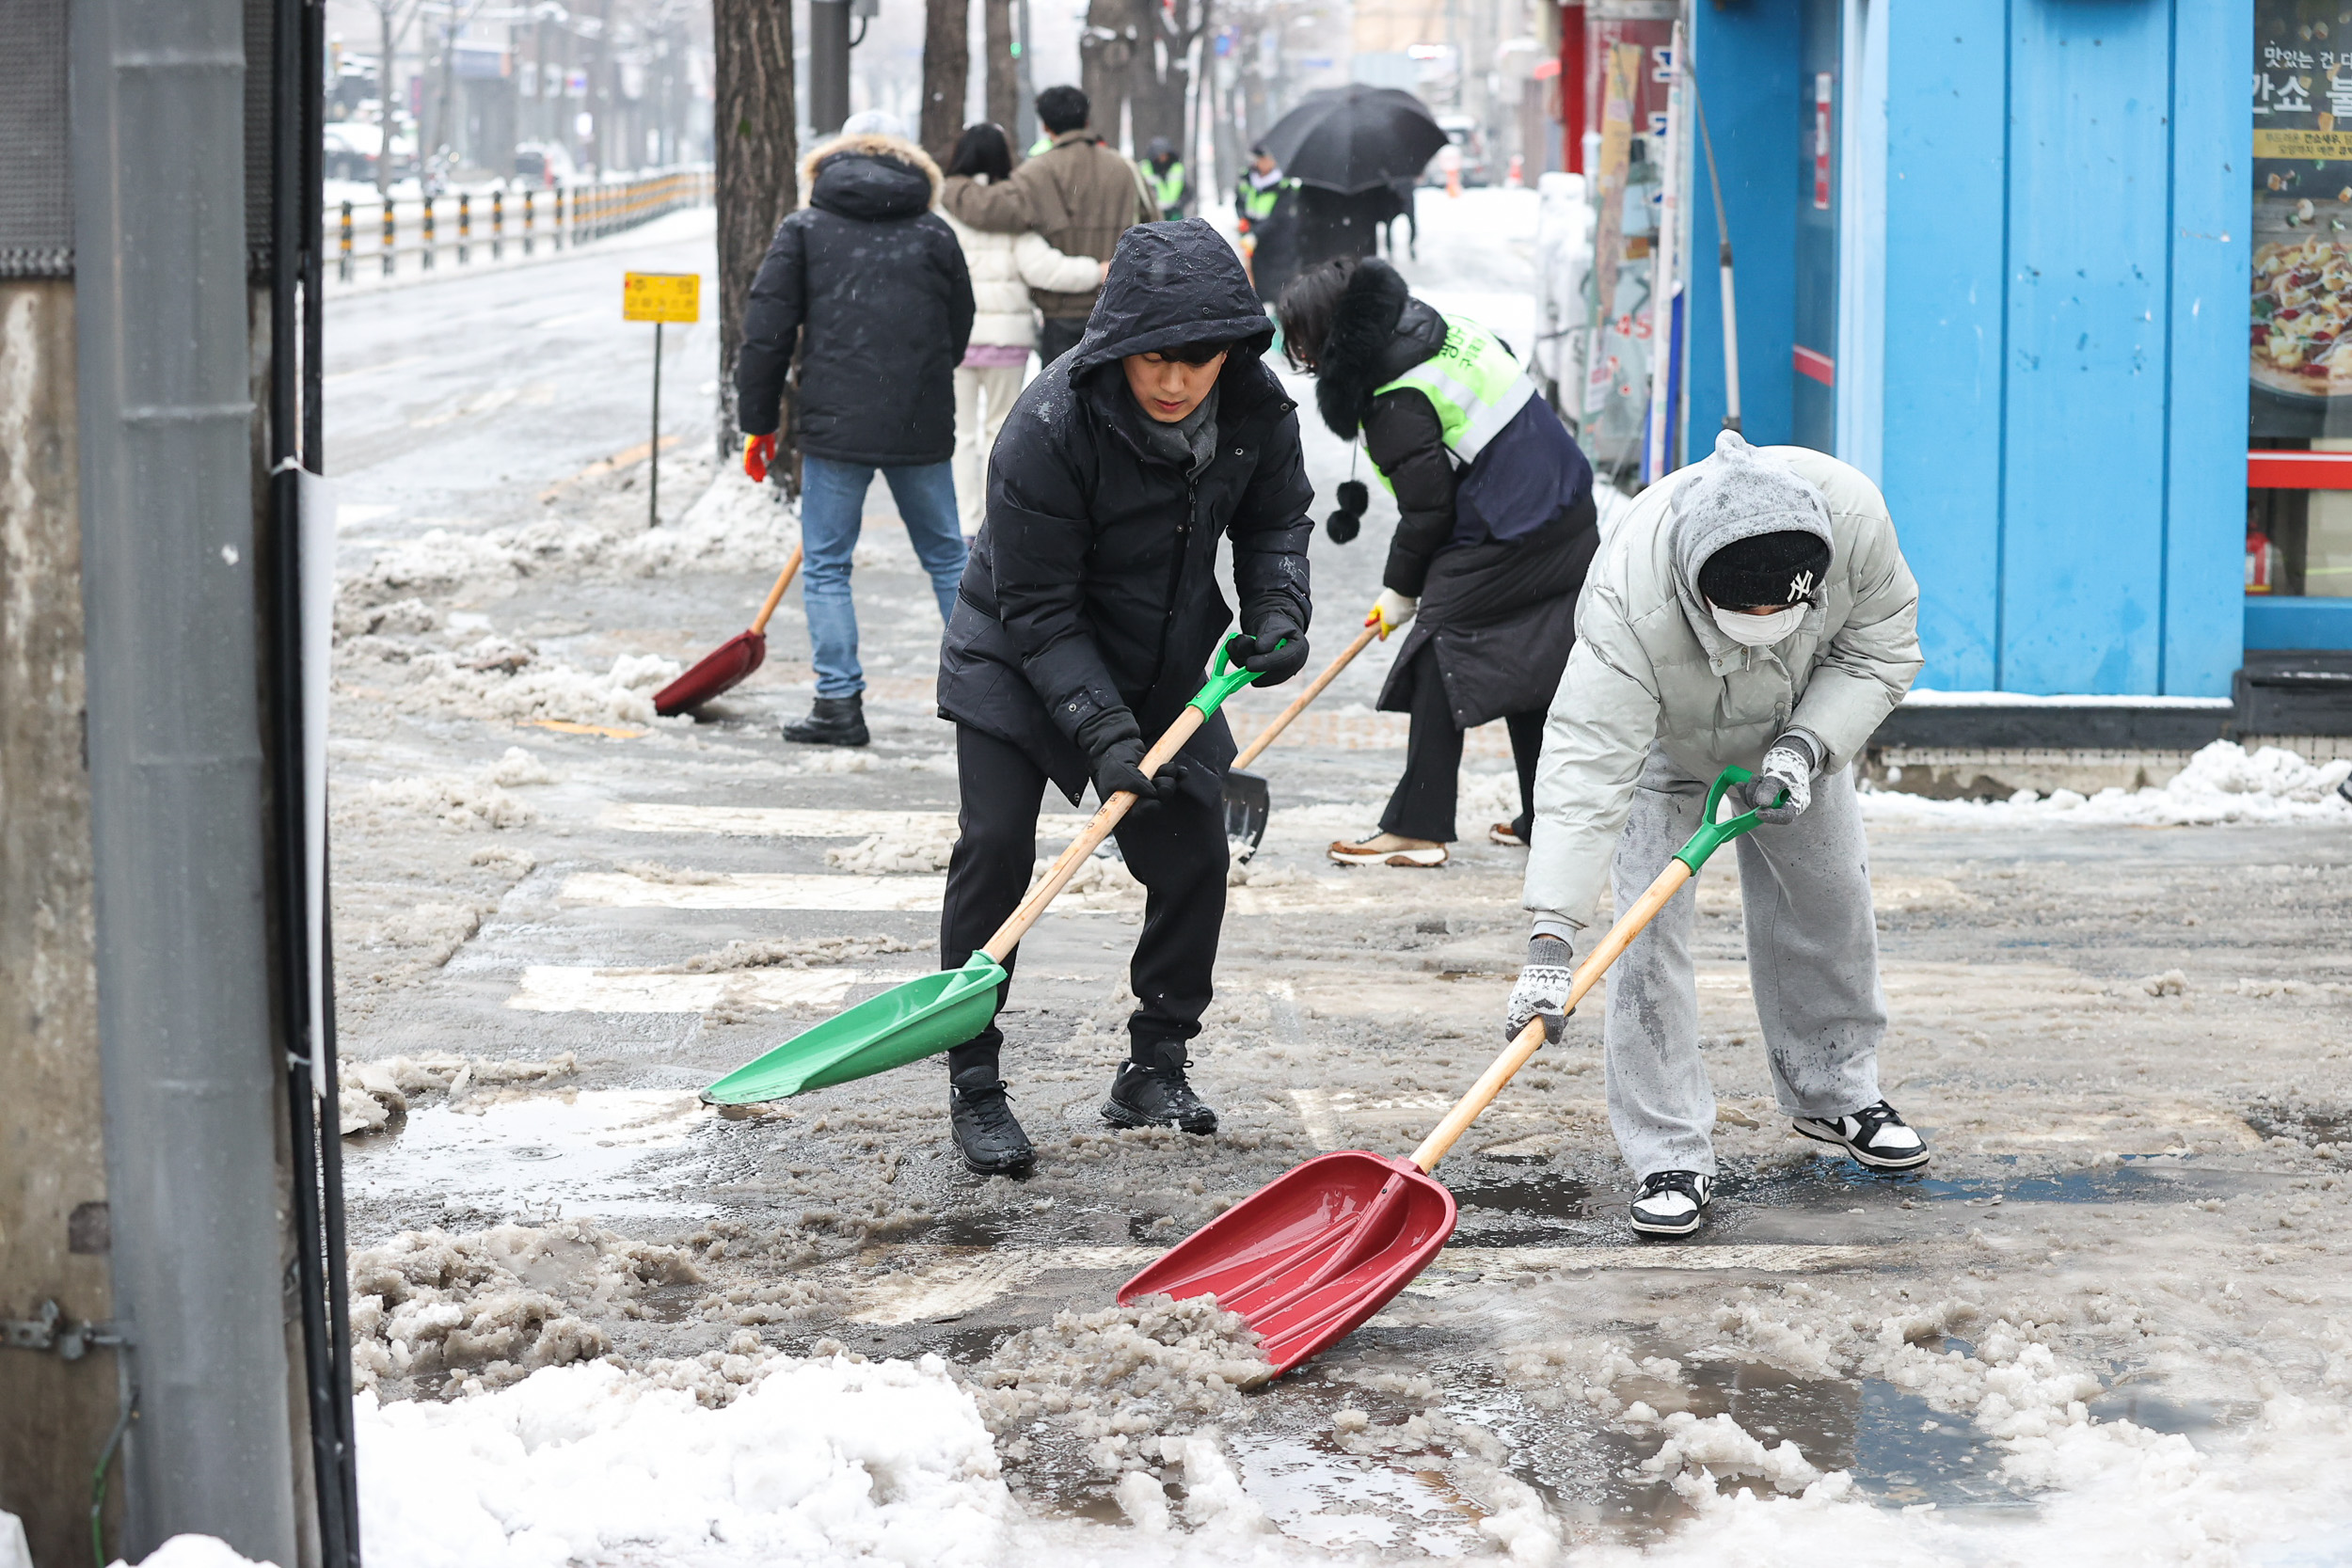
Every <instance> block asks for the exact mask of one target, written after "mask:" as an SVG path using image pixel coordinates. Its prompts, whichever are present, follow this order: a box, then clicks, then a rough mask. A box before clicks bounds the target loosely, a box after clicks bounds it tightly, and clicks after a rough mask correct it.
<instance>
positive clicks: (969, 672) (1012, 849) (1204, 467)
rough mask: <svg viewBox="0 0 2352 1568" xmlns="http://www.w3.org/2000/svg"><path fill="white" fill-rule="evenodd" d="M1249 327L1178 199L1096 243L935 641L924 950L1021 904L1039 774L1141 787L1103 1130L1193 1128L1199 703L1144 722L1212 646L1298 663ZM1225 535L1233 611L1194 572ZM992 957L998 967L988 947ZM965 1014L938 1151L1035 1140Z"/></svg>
mask: <svg viewBox="0 0 2352 1568" xmlns="http://www.w3.org/2000/svg"><path fill="white" fill-rule="evenodd" d="M1273 335H1274V327H1273V324H1272V323H1270V322H1268V321H1267V320H1266V318H1265V315H1264V313H1263V310H1262V309H1260V308H1259V305H1258V302H1257V300H1256V298H1255V297H1254V295H1253V294H1252V293H1251V291H1250V286H1249V280H1248V277H1246V276H1244V274H1243V272H1242V267H1241V261H1240V260H1239V258H1237V257H1236V256H1235V255H1234V254H1233V250H1232V246H1231V245H1228V244H1226V242H1225V240H1224V237H1223V236H1222V235H1220V234H1219V233H1218V232H1217V231H1216V230H1215V229H1213V228H1211V227H1210V226H1209V225H1208V224H1206V223H1204V222H1202V221H1201V220H1200V219H1199V218H1191V219H1187V220H1186V221H1184V222H1183V223H1151V224H1144V225H1142V226H1140V227H1138V228H1135V229H1131V230H1128V231H1127V232H1126V233H1125V234H1124V235H1122V236H1121V237H1120V242H1119V250H1118V253H1117V254H1116V256H1115V257H1114V258H1113V259H1112V261H1111V267H1110V273H1109V276H1108V277H1106V278H1105V279H1104V284H1103V290H1102V294H1101V296H1100V297H1099V298H1098V299H1097V300H1096V302H1095V306H1094V311H1093V314H1092V315H1091V316H1090V317H1089V320H1088V323H1087V331H1086V336H1085V337H1084V338H1083V339H1081V340H1080V341H1079V342H1078V345H1077V346H1076V347H1075V348H1073V349H1072V350H1071V351H1070V353H1068V354H1067V355H1065V356H1062V357H1061V358H1059V359H1057V360H1055V361H1054V362H1053V363H1052V364H1051V365H1048V366H1047V367H1046V368H1045V370H1044V371H1043V372H1041V373H1040V374H1039V376H1038V378H1037V379H1036V380H1035V381H1033V382H1031V383H1030V384H1029V386H1028V388H1027V390H1025V392H1023V393H1022V395H1021V398H1020V401H1019V402H1017V403H1016V404H1014V405H1013V410H1012V416H1011V418H1010V419H1009V420H1007V421H1006V424H1005V429H1004V434H1003V435H1002V436H999V437H998V438H997V442H996V448H995V451H994V453H993V457H992V459H991V461H990V464H989V473H988V512H987V517H986V520H985V521H984V522H983V523H982V524H981V527H980V534H979V537H978V539H977V540H976V541H975V542H974V544H973V546H972V560H971V564H970V566H969V567H967V568H966V569H965V572H964V575H963V585H962V588H961V591H960V592H959V594H958V597H957V603H956V609H955V614H954V617H953V618H952V619H951V620H950V621H949V623H948V626H947V636H946V643H945V645H944V646H943V647H942V649H941V652H940V661H939V712H940V716H941V717H942V718H945V719H948V720H951V721H954V723H955V725H956V768H957V784H958V789H959V793H960V797H961V806H960V810H959V815H958V823H959V827H960V829H961V836H960V837H959V838H958V840H957V843H956V847H955V852H954V855H953V857H952V858H951V859H950V861H949V863H948V867H947V890H946V901H945V903H944V905H943V906H942V910H941V915H940V941H939V946H940V958H941V960H942V962H943V964H944V965H945V966H946V967H947V968H950V969H953V968H957V967H960V966H961V965H962V963H963V962H964V960H965V959H966V958H969V957H970V955H971V954H972V952H973V951H974V950H975V949H976V948H977V947H978V946H979V945H980V944H981V943H982V942H986V941H987V940H988V938H989V936H990V935H991V934H992V933H993V931H994V930H995V928H996V927H997V926H998V925H999V924H1000V923H1001V922H1002V921H1003V920H1004V918H1005V917H1006V916H1007V915H1009V913H1011V911H1012V910H1013V909H1014V907H1015V906H1016V905H1018V904H1019V903H1020V901H1021V898H1022V895H1023V894H1024V893H1025V890H1026V889H1027V887H1028V884H1029V878H1030V873H1031V868H1032V866H1033V864H1034V862H1035V859H1036V853H1037V818H1038V810H1039V807H1040V805H1041V801H1042V799H1043V796H1044V792H1045V788H1046V786H1047V785H1048V784H1052V785H1053V786H1054V787H1055V788H1057V789H1059V790H1060V791H1061V792H1062V793H1063V794H1065V795H1067V796H1068V797H1069V798H1070V800H1071V801H1072V802H1073V804H1074V803H1076V801H1077V800H1078V799H1079V797H1080V795H1081V793H1082V792H1083V791H1084V789H1085V787H1086V785H1087V784H1088V783H1089V781H1090V782H1091V783H1092V784H1093V785H1094V789H1095V793H1096V794H1097V795H1098V796H1100V797H1102V798H1104V799H1105V800H1107V799H1108V798H1109V797H1110V796H1112V795H1113V794H1115V793H1117V792H1118V791H1120V790H1131V791H1133V792H1134V793H1135V794H1136V796H1137V797H1139V799H1140V800H1141V804H1139V805H1138V806H1137V807H1136V809H1135V810H1134V811H1132V812H1130V813H1129V814H1128V815H1127V816H1126V817H1125V818H1124V819H1123V820H1121V821H1120V824H1119V827H1118V829H1117V833H1118V839H1119V846H1120V852H1121V853H1122V854H1123V855H1124V856H1125V858H1126V862H1127V867H1128V869H1129V870H1131V871H1133V872H1134V873H1135V874H1136V877H1137V878H1138V879H1140V880H1141V881H1142V882H1143V885H1144V887H1145V889H1146V893H1147V896H1146V901H1145V905H1144V916H1143V929H1142V932H1141V934H1140V936H1139V937H1138V938H1137V940H1136V952H1135V958H1134V962H1133V966H1132V968H1131V971H1130V979H1131V982H1132V984H1133V985H1134V988H1135V994H1136V1009H1135V1011H1134V1013H1133V1014H1132V1015H1131V1016H1130V1017H1129V1019H1128V1021H1127V1031H1128V1039H1129V1057H1128V1060H1127V1061H1126V1062H1125V1063H1124V1064H1123V1065H1121V1066H1120V1069H1119V1070H1118V1074H1117V1076H1116V1077H1115V1078H1114V1079H1113V1081H1112V1084H1111V1088H1110V1093H1109V1095H1108V1097H1107V1098H1106V1099H1105V1100H1104V1102H1103V1107H1102V1116H1103V1119H1104V1120H1105V1121H1107V1122H1109V1123H1110V1124H1111V1125H1113V1126H1115V1127H1145V1126H1157V1127H1175V1128H1181V1129H1182V1130H1184V1132H1200V1133H1206V1132H1215V1131H1216V1112H1215V1111H1214V1110H1212V1109H1211V1108H1210V1107H1209V1106H1208V1105H1207V1104H1205V1103H1203V1102H1202V1101H1201V1099H1200V1095H1199V1094H1198V1093H1197V1092H1196V1091H1195V1090H1194V1088H1193V1086H1192V1085H1191V1083H1190V1081H1189V1080H1188V1079H1187V1077H1186V1075H1185V1069H1186V1067H1187V1066H1188V1065H1189V1062H1190V1042H1191V1041H1192V1040H1193V1038H1194V1037H1197V1036H1198V1035H1199V1034H1200V1016H1201V1013H1202V1012H1203V1011H1204V1010H1205V1009H1206V1008H1207V1006H1208V1005H1209V1001H1210V998H1211V996H1212V994H1213V992H1214V989H1215V988H1214V984H1213V980H1214V974H1215V969H1216V949H1217V939H1218V933H1219V930H1220V928H1221V927H1222V926H1223V924H1224V918H1225V873H1226V844H1225V813H1224V803H1223V800H1222V782H1223V776H1224V773H1225V769H1226V768H1227V766H1228V765H1229V764H1230V763H1231V762H1232V758H1233V754H1234V750H1233V739H1232V733H1231V731H1229V730H1228V729H1227V727H1226V724H1225V721H1224V720H1223V718H1221V717H1219V718H1213V719H1211V720H1210V721H1208V722H1207V723H1205V724H1203V725H1202V726H1201V727H1200V730H1199V731H1198V732H1196V733H1195V734H1194V735H1193V736H1192V737H1191V739H1189V740H1187V741H1186V742H1185V743H1184V750H1183V751H1182V752H1179V753H1178V759H1177V760H1176V761H1175V762H1173V763H1170V764H1169V765H1168V766H1167V767H1166V768H1162V769H1160V770H1159V771H1158V772H1157V773H1155V774H1153V775H1151V776H1149V777H1147V776H1146V775H1145V774H1144V773H1143V771H1142V769H1141V767H1140V764H1141V763H1142V761H1143V758H1144V753H1145V752H1146V750H1147V749H1148V744H1149V742H1150V741H1151V740H1152V739H1154V738H1156V737H1157V736H1159V735H1160V734H1161V732H1163V731H1164V730H1166V729H1167V728H1168V725H1169V724H1170V723H1171V722H1172V721H1174V720H1175V718H1176V716H1177V714H1178V713H1180V712H1182V711H1183V709H1184V705H1185V704H1186V703H1187V702H1188V701H1189V700H1190V699H1191V698H1192V696H1193V694H1194V693H1195V692H1197V691H1198V690H1199V689H1200V684H1201V681H1202V680H1203V678H1204V677H1205V674H1206V669H1205V666H1206V664H1207V662H1208V660H1209V658H1210V657H1211V656H1212V655H1214V654H1215V653H1216V650H1217V647H1218V645H1219V643H1220V642H1222V643H1223V645H1224V647H1225V649H1226V653H1227V655H1228V657H1230V658H1232V660H1233V661H1234V662H1235V663H1237V664H1239V665H1241V666H1242V667H1244V668H1246V669H1249V670H1253V671H1257V672H1259V681H1258V684H1260V685H1262V686H1271V685H1277V684H1279V683H1280V682H1282V681H1285V680H1288V679H1289V678H1290V677H1291V676H1292V675H1294V674H1295V673H1297V672H1298V670H1299V669H1300V667H1301V666H1303V665H1304V664H1305V663H1306V660H1307V640H1306V631H1307V626H1308V621H1309V617H1310V610H1311V602H1310V599H1309V595H1308V588H1307V540H1308V536H1309V534H1310V532H1311V524H1310V522H1309V520H1308V517H1307V508H1308V506H1309V504H1310V503H1311V501H1312V500H1313V499H1314V491H1313V487H1312V486H1311V484H1310V483H1308V481H1307V474H1306V466H1305V461H1304V458H1303V456H1302V455H1301V451H1300V445H1299V436H1298V420H1297V416H1296V414H1295V404H1293V403H1292V402H1291V400H1290V399H1289V398H1288V397H1286V396H1284V395H1283V392H1282V387H1281V383H1280V382H1279V381H1278V380H1276V379H1275V376H1274V373H1273V372H1272V371H1270V370H1269V369H1267V368H1266V366H1265V365H1264V364H1263V362H1262V359H1261V356H1263V353H1264V351H1265V349H1266V346H1267V344H1268V342H1269V341H1271V339H1272V338H1273ZM1220 536H1223V537H1230V538H1231V539H1232V580H1233V584H1234V587H1235V588H1236V589H1237V590H1238V591H1239V593H1240V595H1241V615H1240V621H1241V629H1240V630H1239V632H1237V633H1232V634H1230V635H1229V633H1228V629H1227V628H1228V626H1229V625H1230V623H1231V621H1232V610H1231V608H1230V607H1229V606H1228V605H1227V604H1226V602H1225V597H1224V594H1223V593H1222V592H1221V591H1220V590H1219V589H1218V587H1217V578H1216V553H1217V552H1216V543H1217V540H1218V538H1219V537H1220ZM1012 962H1013V960H1012V958H1011V957H1008V958H1007V959H1006V968H1007V969H1008V970H1009V969H1010V968H1011V967H1012ZM1003 1045H1004V1036H1003V1034H1002V1032H1001V1031H1000V1030H998V1029H997V1028H996V1026H995V1025H993V1024H991V1025H990V1027H989V1028H988V1029H986V1030H985V1031H983V1032H982V1033H981V1034H980V1035H978V1036H977V1037H975V1038H973V1039H972V1040H970V1041H968V1042H966V1043H965V1044H962V1045H960V1046H958V1047H956V1048H955V1049H954V1050H953V1051H951V1052H949V1053H948V1054H947V1069H948V1073H949V1082H950V1089H949V1093H948V1108H949V1114H950V1123H951V1126H952V1129H953V1133H954V1137H955V1142H956V1147H957V1148H958V1150H959V1151H960V1152H961V1154H962V1156H963V1160H964V1164H966V1165H968V1166H969V1167H970V1168H971V1169H973V1170H975V1171H977V1172H979V1173H981V1174H983V1175H998V1174H1010V1173H1013V1172H1017V1171H1021V1170H1025V1169H1026V1168H1027V1167H1028V1166H1029V1164H1031V1163H1032V1161H1033V1160H1034V1159H1035V1154H1034V1151H1033V1149H1032V1148H1031V1146H1030V1143H1029V1139H1028V1135H1027V1134H1026V1133H1025V1132H1024V1131H1023V1130H1022V1127H1021V1124H1020V1122H1019V1121H1018V1120H1017V1119H1016V1118H1015V1117H1014V1116H1013V1113H1012V1108H1011V1106H1010V1104H1009V1101H1008V1097H1007V1094H1006V1089H1005V1085H1004V1082H1003V1079H1002V1074H1001V1072H1000V1070H999V1067H998V1060H999V1055H1000V1053H1001V1052H1002V1049H1003Z"/></svg>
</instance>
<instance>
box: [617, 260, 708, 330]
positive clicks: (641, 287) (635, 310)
mask: <svg viewBox="0 0 2352 1568" xmlns="http://www.w3.org/2000/svg"><path fill="white" fill-rule="evenodd" d="M702 292H703V280H702V275H701V274H699V273H691V272H632V273H626V274H624V275H623V276H622V281H621V319H622V320H623V321H631V322H692V321H700V320H702Z"/></svg>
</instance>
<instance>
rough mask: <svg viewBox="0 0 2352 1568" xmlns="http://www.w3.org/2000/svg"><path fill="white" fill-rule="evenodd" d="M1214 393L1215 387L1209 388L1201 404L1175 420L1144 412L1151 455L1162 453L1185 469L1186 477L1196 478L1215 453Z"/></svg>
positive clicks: (1144, 433) (1145, 436)
mask: <svg viewBox="0 0 2352 1568" xmlns="http://www.w3.org/2000/svg"><path fill="white" fill-rule="evenodd" d="M1216 394H1217V388H1215V387H1212V388H1209V395H1208V396H1207V397H1204V398H1202V399H1201V400H1200V407H1198V408H1195V409H1194V410H1193V411H1192V412H1191V413H1189V414H1187V415H1185V416H1184V418H1183V419H1181V420H1177V421H1176V422H1175V423H1174V424H1162V423H1161V422H1160V421H1159V420H1155V419H1153V418H1152V416H1151V415H1149V414H1146V415H1144V416H1143V440H1144V445H1145V446H1146V447H1148V448H1149V449H1150V450H1151V452H1152V455H1153V456H1154V457H1164V458H1166V459H1167V460H1168V461H1169V462H1170V463H1173V464H1175V465H1176V467H1180V468H1182V469H1184V477H1185V478H1186V479H1198V478H1199V477H1200V470H1201V469H1203V468H1205V467H1208V466H1209V459H1210V458H1212V457H1215V456H1216Z"/></svg>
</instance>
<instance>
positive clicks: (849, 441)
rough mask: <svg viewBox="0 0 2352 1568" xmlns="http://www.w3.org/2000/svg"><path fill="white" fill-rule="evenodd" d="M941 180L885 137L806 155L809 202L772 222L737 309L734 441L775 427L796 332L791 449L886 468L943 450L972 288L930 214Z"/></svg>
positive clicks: (951, 241) (942, 456) (950, 239)
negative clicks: (770, 236) (739, 341)
mask: <svg viewBox="0 0 2352 1568" xmlns="http://www.w3.org/2000/svg"><path fill="white" fill-rule="evenodd" d="M939 184H940V179H939V168H938V166H936V165H934V164H933V163H932V162H931V160H930V157H929V156H928V155H927V154H926V153H925V152H924V151H923V150H922V149H920V148H918V147H916V146H914V144H913V143H911V142H904V141H900V140H898V138H897V137H895V136H877V135H863V136H843V137H839V138H837V139H835V140H834V141H830V142H827V143H826V144H825V145H824V146H822V147H820V148H818V150H816V151H814V152H813V153H811V154H810V155H809V157H808V159H807V161H806V162H805V163H804V164H803V167H802V171H801V188H802V189H803V190H804V191H806V192H808V203H809V204H808V205H807V206H805V207H803V208H802V209H801V210H800V211H799V212H797V213H794V214H792V215H791V216H790V217H787V218H786V219H785V220H784V222H783V223H781V224H779V225H777V227H776V237H775V240H774V241H773V242H772V243H771V245H769V246H768V256H767V259H766V260H765V261H761V262H760V263H759V276H758V277H757V278H756V279H755V281H754V282H753V284H752V295H751V302H750V305H749V307H748V308H747V309H745V311H744V313H743V346H742V352H741V353H740V354H739V355H738V356H737V357H736V361H735V393H736V417H737V420H738V421H739V424H740V425H741V427H742V430H743V433H744V434H745V435H747V436H765V435H767V434H768V433H769V432H770V431H771V430H774V429H775V428H776V424H777V412H778V409H779V407H780V405H781V404H782V402H783V397H784V383H785V374H786V372H787V371H789V370H790V369H791V368H792V350H793V343H794V340H795V338H796V337H797V336H799V335H800V334H801V333H802V332H803V329H805V331H806V337H807V341H806V342H805V343H804V344H803V346H802V349H801V382H800V388H799V392H798V395H797V399H796V410H797V417H796V419H795V420H794V429H795V431H796V433H797V434H798V436H799V437H800V444H801V450H802V451H803V452H806V453H807V454H809V455H810V456H812V457H826V458H831V459H833V460H834V461H835V462H838V463H869V464H873V465H876V466H877V467H898V466H901V465H915V464H929V463H945V462H946V461H947V460H948V459H949V458H950V457H953V456H954V455H955V450H956V391H955V369H956V365H957V362H958V361H960V360H961V359H962V357H963V351H964V347H965V345H966V343H967V342H968V341H970V339H971V336H972V279H971V277H970V275H969V274H967V273H966V272H965V271H964V266H963V247H962V246H961V245H958V244H957V243H956V236H955V231H954V230H951V229H949V228H948V227H947V225H946V222H945V221H944V220H942V219H941V218H939V217H938V216H936V215H935V214H933V213H932V212H931V210H930V207H931V202H932V201H933V200H934V199H935V198H937V197H938V194H939Z"/></svg>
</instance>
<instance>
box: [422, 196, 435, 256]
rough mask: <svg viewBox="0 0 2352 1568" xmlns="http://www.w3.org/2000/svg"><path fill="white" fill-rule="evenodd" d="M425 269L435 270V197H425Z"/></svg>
mask: <svg viewBox="0 0 2352 1568" xmlns="http://www.w3.org/2000/svg"><path fill="white" fill-rule="evenodd" d="M424 270H425V271H427V272H431V271H432V270H433V198H431V197H429V196H428V197H426V198H424Z"/></svg>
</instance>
